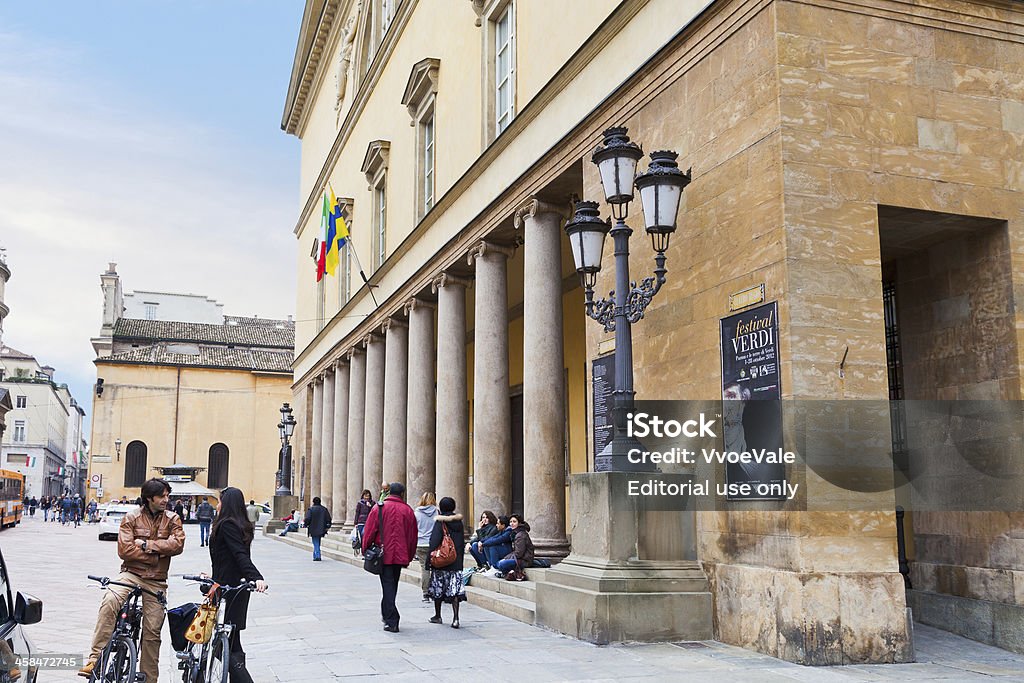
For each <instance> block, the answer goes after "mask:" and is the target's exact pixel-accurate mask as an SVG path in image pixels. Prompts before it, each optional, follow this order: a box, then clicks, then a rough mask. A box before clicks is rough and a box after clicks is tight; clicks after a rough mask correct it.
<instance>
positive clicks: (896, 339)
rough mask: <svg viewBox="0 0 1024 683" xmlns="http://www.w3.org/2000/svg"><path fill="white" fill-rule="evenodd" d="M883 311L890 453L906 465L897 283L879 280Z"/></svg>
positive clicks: (902, 464)
mask: <svg viewBox="0 0 1024 683" xmlns="http://www.w3.org/2000/svg"><path fill="white" fill-rule="evenodd" d="M882 312H883V317H884V320H885V360H886V366H887V369H888V375H889V423H890V427H891V429H892V456H893V461H894V462H895V463H896V466H897V467H899V468H900V469H904V470H905V469H907V468H908V466H909V462H908V460H907V455H908V451H907V415H906V408H905V406H904V403H903V400H904V398H905V396H904V393H903V352H902V349H901V348H900V325H899V318H898V316H897V309H896V283H895V282H892V281H885V282H882Z"/></svg>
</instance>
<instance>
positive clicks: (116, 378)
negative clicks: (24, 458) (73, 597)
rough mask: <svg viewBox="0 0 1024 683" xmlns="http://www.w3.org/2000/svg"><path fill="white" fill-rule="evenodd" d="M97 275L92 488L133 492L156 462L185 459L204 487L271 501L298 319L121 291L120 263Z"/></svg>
mask: <svg viewBox="0 0 1024 683" xmlns="http://www.w3.org/2000/svg"><path fill="white" fill-rule="evenodd" d="M100 281H101V286H102V289H103V295H104V308H103V320H102V326H101V330H100V335H99V336H98V337H96V338H94V339H93V340H92V342H93V348H94V349H95V351H96V356H97V357H96V360H95V363H96V372H97V379H96V391H95V395H94V397H93V411H94V416H93V421H92V438H91V442H92V444H93V448H92V454H91V457H90V463H89V474H90V486H92V487H94V488H93V490H92V491H90V497H92V496H94V495H95V496H97V497H99V498H100V499H101V500H110V499H111V498H113V497H120V496H121V495H127V496H129V497H132V496H135V495H138V489H139V486H140V485H141V484H142V483H143V482H144V481H145V480H146V479H148V478H150V477H153V476H158V471H157V468H161V467H167V466H172V465H184V466H191V467H193V468H197V469H196V471H198V472H199V474H198V475H197V477H196V479H195V482H196V483H197V484H198V485H200V486H202V487H208V488H210V489H214V490H216V489H221V488H224V487H225V486H236V487H238V488H240V489H241V490H242V491H243V493H244V494H245V495H246V497H247V498H254V499H257V500H260V501H265V500H269V499H270V498H271V497H272V496H273V494H274V489H275V481H276V479H275V475H276V472H277V467H278V453H279V450H280V440H279V438H278V431H277V423H278V421H279V420H280V412H279V411H280V408H281V404H282V403H284V402H286V401H289V400H290V399H291V380H292V372H291V364H292V358H293V349H294V343H295V341H294V340H295V328H294V324H293V323H292V322H291V321H290V320H264V319H260V318H244V317H236V316H226V315H223V313H222V308H223V306H222V304H219V303H217V302H216V301H214V300H213V299H210V298H207V297H205V296H197V295H192V294H186V295H178V294H168V293H154V292H135V293H134V294H124V293H123V292H122V287H121V280H120V278H119V276H118V274H117V270H116V264H113V263H112V264H110V267H109V268H108V269H107V271H106V272H105V273H103V274H102V275H101V276H100ZM146 306H150V307H151V308H149V309H146V308H145V307H146ZM140 307H141V308H140ZM136 316H140V317H136ZM168 316H180V317H181V318H182V319H179V320H174V319H169V318H168ZM171 485H172V487H173V486H174V484H173V483H172V484H171ZM101 492H102V495H101V496H100V495H99V494H100V493H101Z"/></svg>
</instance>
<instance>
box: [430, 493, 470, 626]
mask: <svg viewBox="0 0 1024 683" xmlns="http://www.w3.org/2000/svg"><path fill="white" fill-rule="evenodd" d="M438 508H439V509H440V512H441V514H440V515H438V517H437V519H436V521H435V522H434V528H433V530H432V531H431V532H430V551H431V552H433V551H434V550H436V549H437V548H439V547H440V546H441V542H442V541H443V540H444V532H445V528H446V527H447V529H448V535H449V536H451V537H452V541H453V542H454V543H455V561H454V562H452V563H451V564H449V565H446V566H444V567H433V566H432V567H431V568H430V586H429V587H428V588H427V596H428V597H429V598H431V599H433V601H434V616H432V617H431V618H430V623H431V624H440V623H441V603H442V602H447V603H449V604H451V606H452V611H453V612H454V615H453V617H452V628H458V627H459V603H460V602H463V601H464V600H465V599H466V589H465V588H463V586H462V563H463V556H464V553H465V549H466V538H465V536H466V532H465V531H464V530H463V527H462V515H455V500H454V499H453V498H448V497H447V496H446V497H444V498H442V499H441V502H440V503H438ZM428 561H429V560H428Z"/></svg>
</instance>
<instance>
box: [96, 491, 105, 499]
mask: <svg viewBox="0 0 1024 683" xmlns="http://www.w3.org/2000/svg"><path fill="white" fill-rule="evenodd" d="M96 497H97V498H102V497H103V489H96Z"/></svg>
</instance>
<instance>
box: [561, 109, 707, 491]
mask: <svg viewBox="0 0 1024 683" xmlns="http://www.w3.org/2000/svg"><path fill="white" fill-rule="evenodd" d="M626 132H627V131H626V128H624V127H617V128H609V129H608V130H606V131H605V132H604V142H603V144H601V145H598V146H597V148H596V149H595V150H594V153H593V156H592V161H593V162H594V164H596V165H597V167H598V170H599V172H600V174H601V185H602V186H603V188H604V196H605V201H606V202H607V203H608V204H609V205H610V206H611V212H612V216H613V217H614V218H615V226H614V227H612V226H611V219H610V218H609V219H608V222H607V223H606V222H604V221H602V220H601V218H600V210H599V208H598V206H599V205H598V203H597V202H589V201H580V202H576V209H575V215H573V217H572V219H571V220H570V221H569V222H568V223H567V224H566V226H565V232H566V234H567V235H568V237H569V243H570V245H571V246H572V254H573V259H574V260H575V261H576V272H577V273H578V274H579V276H580V280H581V282H582V284H583V288H584V291H585V294H586V303H585V305H586V311H587V315H588V316H589V317H591V318H593V319H594V320H596V321H597V322H599V323H601V325H603V326H604V330H605V332H615V389H614V391H613V393H612V401H613V402H612V422H613V426H614V434H613V437H612V440H611V442H609V443H608V445H607V446H605V447H604V449H603V450H602V451H601V452H600V453H598V454H597V456H596V457H595V459H594V469H595V471H598V472H604V471H628V470H637V469H641V468H638V467H637V466H633V465H631V463H629V461H628V460H627V458H626V455H627V453H629V451H630V450H632V449H634V448H640V449H642V448H643V447H642V445H641V444H640V442H639V441H638V440H637V439H636V438H635V437H631V436H629V435H628V434H627V430H626V424H627V416H628V414H629V413H631V412H632V411H633V406H634V397H635V395H636V392H635V391H634V390H633V332H632V325H633V324H634V323H637V322H639V321H640V320H641V319H642V318H643V317H644V311H645V310H646V309H647V306H648V305H650V303H651V300H652V299H653V298H654V296H655V295H656V294H657V293H658V291H659V290H660V289H661V286H662V285H663V284H665V274H666V273H667V272H668V270H667V269H666V268H665V251H666V250H668V244H669V238H670V237H671V236H672V233H673V232H675V230H676V215H677V214H678V212H679V203H680V200H681V199H682V196H683V188H685V187H686V186H687V185H688V184H689V183H690V171H687V172H686V173H683V172H682V171H681V170H679V166H678V165H677V164H676V157H677V156H678V155H677V154H676V153H675V152H668V151H659V152H651V155H650V158H651V161H650V164H649V165H648V167H647V171H645V172H643V173H639V174H638V173H637V172H636V171H637V164H638V162H639V161H640V159H641V158H642V157H643V151H642V150H641V149H640V147H639V146H638V145H637V144H636V143H635V142H630V140H629V137H628V136H627V135H626ZM634 185H635V186H636V189H638V190H639V191H640V201H641V203H642V205H643V212H644V225H645V230H646V232H647V234H648V235H650V237H651V245H652V247H653V248H654V252H655V256H654V263H655V268H654V275H653V276H652V277H647V278H644V280H643V281H642V282H641V283H640V284H639V285H637V283H636V282H635V281H630V279H629V237H630V235H632V234H633V231H632V230H631V229H630V227H629V226H628V225H626V218H627V217H628V216H629V204H630V202H632V201H633V187H634ZM609 233H610V234H611V236H612V240H613V242H614V249H615V289H614V290H613V291H612V292H611V293H609V295H608V297H607V298H604V299H601V300H600V301H595V300H594V285H595V284H596V282H597V274H598V273H599V272H600V271H601V254H602V251H603V250H604V241H605V237H606V236H607V235H608V234H609Z"/></svg>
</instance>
